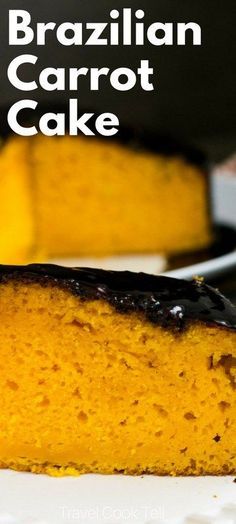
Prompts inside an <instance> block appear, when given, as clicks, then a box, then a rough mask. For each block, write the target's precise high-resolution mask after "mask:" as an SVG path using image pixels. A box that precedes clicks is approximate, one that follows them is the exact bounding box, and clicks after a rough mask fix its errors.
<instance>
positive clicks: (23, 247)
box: [0, 136, 211, 263]
mask: <svg viewBox="0 0 236 524" xmlns="http://www.w3.org/2000/svg"><path fill="white" fill-rule="evenodd" d="M22 151H24V154H22ZM4 159H5V160H4ZM3 161H4V162H5V167H4V168H2V172H3V175H1V176H4V180H5V179H6V180H7V182H6V187H5V189H3V194H2V186H1V189H0V195H1V201H4V206H5V208H6V209H5V211H4V210H3V211H1V214H3V217H2V219H1V228H2V230H3V234H2V236H1V240H0V262H5V261H6V260H7V262H8V263H9V262H11V258H12V256H14V257H15V261H16V262H18V263H22V262H24V260H25V253H26V254H27V255H28V260H32V259H34V260H35V259H40V258H43V259H44V260H45V259H46V258H47V257H50V258H53V257H58V256H60V257H63V256H83V255H88V256H89V255H92V256H94V255H95V256H106V255H112V254H125V253H176V252H183V251H191V250H194V249H200V248H204V247H206V246H207V245H209V243H210V242H211V227H210V216H209V209H208V207H209V202H208V197H209V195H208V181H207V176H206V174H205V173H204V171H203V170H202V168H200V167H197V166H194V165H192V164H191V163H190V162H188V161H187V160H185V159H184V158H182V157H181V156H163V155H160V154H155V153H152V152H150V151H147V150H142V149H132V148H131V147H128V146H125V145H122V144H120V143H118V142H113V141H109V140H105V139H97V138H86V137H69V136H66V137H60V138H58V137H45V136H37V137H32V138H30V139H24V138H18V139H16V138H15V139H14V140H13V139H11V138H10V139H9V142H8V143H7V144H6V145H5V146H3V148H2V152H1V155H0V162H3ZM9 172H10V177H9ZM26 179H27V181H26ZM18 186H19V190H18ZM29 204H30V206H31V207H30V208H29ZM12 230H13V233H12ZM32 230H33V232H34V237H33V239H32ZM4 239H6V240H4ZM32 247H33V248H34V257H33V255H32Z"/></svg>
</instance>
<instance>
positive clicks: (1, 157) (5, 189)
mask: <svg viewBox="0 0 236 524" xmlns="http://www.w3.org/2000/svg"><path fill="white" fill-rule="evenodd" d="M28 158H29V142H28V140H26V139H22V138H11V140H9V141H8V142H7V143H6V144H5V145H4V146H3V147H2V149H1V152H0V181H1V184H0V198H1V205H0V262H1V263H6V262H7V263H12V264H14V263H18V262H19V261H21V262H26V261H28V260H29V259H30V258H31V254H32V251H33V246H34V244H35V236H34V235H35V231H34V216H33V207H34V204H33V198H32V180H31V173H30V166H29V163H28Z"/></svg>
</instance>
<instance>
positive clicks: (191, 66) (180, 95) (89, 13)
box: [0, 0, 236, 160]
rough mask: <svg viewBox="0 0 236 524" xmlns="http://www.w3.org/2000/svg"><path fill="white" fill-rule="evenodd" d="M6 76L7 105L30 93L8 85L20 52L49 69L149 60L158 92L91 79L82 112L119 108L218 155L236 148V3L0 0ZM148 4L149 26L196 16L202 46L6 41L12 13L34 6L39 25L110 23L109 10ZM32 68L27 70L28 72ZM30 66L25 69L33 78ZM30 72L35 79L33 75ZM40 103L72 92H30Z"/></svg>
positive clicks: (124, 117) (134, 121)
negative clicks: (92, 87) (95, 83)
mask: <svg viewBox="0 0 236 524" xmlns="http://www.w3.org/2000/svg"><path fill="white" fill-rule="evenodd" d="M0 6H1V17H0V25H1V27H0V48H1V79H0V99H1V105H2V104H9V103H10V102H11V103H12V102H14V101H15V100H18V99H19V98H20V97H21V98H26V97H28V94H27V93H24V92H17V90H16V89H14V88H13V87H11V86H10V85H9V82H8V79H7V75H6V70H7V66H8V64H9V62H10V61H11V59H12V58H13V57H15V56H17V55H19V54H23V53H32V54H36V55H37V56H39V61H38V64H37V66H38V71H39V70H41V69H43V68H44V67H48V66H54V67H65V66H68V67H81V66H88V67H89V66H94V67H99V66H107V67H110V68H116V67H120V66H127V67H130V66H133V67H135V66H136V65H138V64H139V61H140V59H141V58H142V59H149V60H150V63H151V65H152V66H153V67H154V69H155V86H156V89H155V92H144V91H142V90H141V88H138V89H136V90H135V89H133V90H132V91H129V92H124V93H122V92H117V91H115V90H113V89H112V88H111V87H110V86H109V84H108V82H106V80H105V81H104V84H103V85H104V87H103V89H102V90H101V91H100V92H93V93H91V92H89V90H88V84H87V82H86V81H82V82H81V90H80V92H79V93H78V97H79V99H80V104H81V109H82V108H83V107H93V108H94V109H95V110H97V111H99V112H102V111H103V110H105V111H106V110H108V111H111V112H114V113H117V114H118V116H119V117H120V120H121V121H122V122H124V123H125V124H131V125H140V124H141V125H143V126H145V127H147V128H150V129H154V130H157V131H158V132H160V133H161V134H164V135H168V134H171V135H172V136H175V137H178V138H180V139H184V140H186V139H187V140H188V141H189V142H192V143H194V144H196V145H199V146H201V147H203V148H204V149H205V150H206V151H207V152H208V153H209V155H210V157H211V158H213V159H214V160H215V159H216V160H218V159H222V158H223V157H224V156H225V155H227V154H228V153H231V152H232V151H233V150H234V149H236V103H235V102H236V96H235V93H236V36H235V34H236V31H235V28H236V4H235V1H234V0H224V1H223V0H217V1H215V0H194V1H193V0H179V1H178V0H176V1H173V0H130V2H127V0H126V1H123V0H116V1H113V0H109V1H108V0H99V1H97V0H67V1H66V2H65V1H63V0H61V1H59V0H58V1H52V0H38V2H32V0H0ZM124 7H132V9H134V10H135V9H138V8H142V9H143V10H144V11H145V13H146V17H145V20H146V23H147V24H151V23H153V22H155V21H161V22H189V21H194V22H197V23H199V24H200V25H201V27H202V46H201V47H197V46H192V45H191V44H190V45H186V46H185V47H178V46H169V47H168V46H162V47H154V46H152V45H148V46H146V47H145V48H143V47H138V46H137V47H135V46H132V47H120V48H118V47H113V48H112V47H110V48H109V47H89V46H88V47H63V46H61V45H60V46H59V45H57V44H56V41H55V37H54V36H53V35H51V36H48V45H47V46H46V47H36V46H35V44H32V45H29V46H22V47H20V46H15V47H11V48H10V47H9V46H8V10H9V9H26V10H29V11H30V13H31V15H32V20H33V21H34V22H49V21H55V22H57V23H61V22H65V21H71V22H76V21H101V22H102V21H109V20H110V19H109V16H108V15H109V12H110V10H111V9H115V8H116V9H119V10H121V9H122V8H124ZM27 67H28V70H27ZM31 67H32V66H26V67H25V77H26V78H27V76H28V77H29V78H30V79H32V78H31V75H32V72H31V69H30V68H31ZM29 73H30V76H29ZM71 96H73V97H75V96H76V94H75V93H74V92H73V94H72V95H71ZM29 98H35V99H36V100H43V101H47V102H50V101H53V103H55V102H60V101H65V100H67V99H68V98H69V93H57V92H52V93H49V92H43V91H42V90H40V89H38V90H37V91H34V92H32V93H30V94H29Z"/></svg>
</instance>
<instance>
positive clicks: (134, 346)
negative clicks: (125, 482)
mask: <svg viewBox="0 0 236 524" xmlns="http://www.w3.org/2000/svg"><path fill="white" fill-rule="evenodd" d="M0 355H1V367H0V466H1V467H2V468H13V469H16V470H20V471H25V470H26V471H28V470H29V471H33V472H36V473H48V474H50V475H66V474H67V475H70V474H72V475H77V474H80V473H86V472H99V473H117V472H122V473H126V474H141V473H154V474H158V475H164V474H168V475H202V474H204V475H205V474H214V475H224V474H235V473H236V439H235V434H236V431H235V429H236V428H235V421H236V402H235V401H236V399H235V397H236V389H235V379H236V368H235V364H236V358H235V357H236V309H235V308H234V307H233V306H232V305H231V304H230V303H229V302H228V301H227V300H226V299H225V298H224V297H222V295H220V294H219V292H216V291H215V290H213V289H212V288H209V287H208V286H206V285H205V284H204V283H203V282H199V281H193V282H185V281H181V280H175V279H170V278H167V277H152V276H150V275H149V276H148V275H144V274H139V275H138V274H132V273H128V272H125V273H119V272H117V273H116V272H106V271H101V270H78V269H65V268H62V267H58V266H48V265H31V266H22V267H14V266H1V267H0Z"/></svg>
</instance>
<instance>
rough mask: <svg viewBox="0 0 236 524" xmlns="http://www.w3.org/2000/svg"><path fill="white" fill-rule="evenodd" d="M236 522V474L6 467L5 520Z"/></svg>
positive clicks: (2, 480)
mask: <svg viewBox="0 0 236 524" xmlns="http://www.w3.org/2000/svg"><path fill="white" fill-rule="evenodd" d="M127 522H128V523H134V524H161V523H162V524H167V523H168V524H183V523H184V524H200V523H202V524H212V523H214V524H235V523H236V484H235V483H234V482H233V477H224V478H222V477H201V478H200V477H199V478H193V477H186V478H173V477H172V478H168V477H153V476H143V477H125V476H121V475H117V476H114V475H112V476H103V475H83V476H81V477H76V478H74V477H64V478H51V477H47V476H44V475H32V474H27V473H16V472H13V471H2V472H1V473H0V523H1V524H36V523H37V524H68V523H70V524H71V523H79V524H92V523H96V524H125V523H127Z"/></svg>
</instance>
